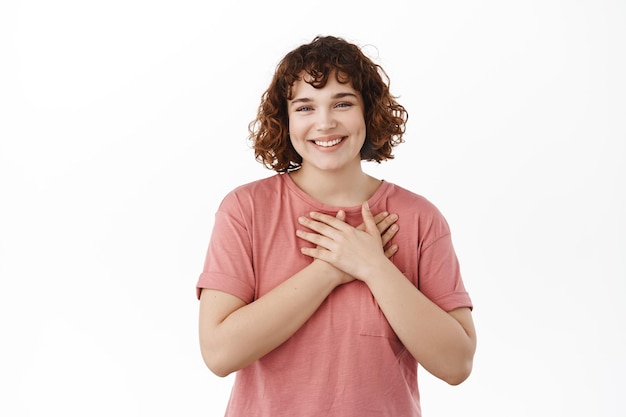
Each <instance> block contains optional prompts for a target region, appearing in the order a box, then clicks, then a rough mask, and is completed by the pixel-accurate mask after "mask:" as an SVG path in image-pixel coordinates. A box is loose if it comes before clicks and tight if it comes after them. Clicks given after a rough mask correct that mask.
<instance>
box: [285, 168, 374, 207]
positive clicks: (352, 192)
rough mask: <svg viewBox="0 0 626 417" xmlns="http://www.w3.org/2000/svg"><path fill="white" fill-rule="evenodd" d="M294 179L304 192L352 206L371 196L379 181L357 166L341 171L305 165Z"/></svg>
mask: <svg viewBox="0 0 626 417" xmlns="http://www.w3.org/2000/svg"><path fill="white" fill-rule="evenodd" d="M290 175H291V178H292V179H293V181H294V182H295V183H296V185H297V186H298V187H299V188H300V189H301V190H302V191H304V192H305V193H307V194H308V195H310V196H311V197H312V198H314V199H315V200H317V201H319V202H320V203H323V204H328V205H331V206H338V207H350V206H356V205H359V204H362V203H363V202H365V201H366V200H367V199H369V198H370V197H371V196H372V194H374V192H375V191H376V189H377V188H378V186H379V185H380V181H379V180H377V179H376V178H373V177H371V176H369V175H367V174H366V173H365V172H363V170H362V169H361V164H360V161H359V164H358V165H354V166H353V167H346V168H345V169H342V170H338V171H331V170H318V169H316V168H315V167H308V166H305V165H303V166H302V167H301V168H300V169H299V170H297V171H295V172H292V173H291V174H290Z"/></svg>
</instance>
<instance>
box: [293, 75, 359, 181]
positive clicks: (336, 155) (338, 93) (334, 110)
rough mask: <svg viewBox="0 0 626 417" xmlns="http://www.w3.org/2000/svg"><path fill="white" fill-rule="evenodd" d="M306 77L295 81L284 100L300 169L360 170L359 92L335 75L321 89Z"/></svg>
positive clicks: (311, 170)
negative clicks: (290, 92)
mask: <svg viewBox="0 0 626 417" xmlns="http://www.w3.org/2000/svg"><path fill="white" fill-rule="evenodd" d="M307 76H308V75H305V77H307ZM306 80H307V79H306V78H305V79H304V80H302V79H301V80H298V81H296V82H295V83H294V85H293V87H292V99H291V100H288V102H287V106H288V108H287V109H288V110H287V113H288V116H289V137H290V139H291V143H292V145H293V147H294V149H295V150H296V152H298V154H299V155H300V156H301V157H302V168H301V169H300V170H301V171H303V172H313V171H315V170H324V171H342V170H345V169H358V170H359V171H360V167H361V154H360V151H361V147H362V146H363V143H364V142H365V133H366V128H365V118H364V116H363V115H364V111H365V109H364V106H363V99H362V98H361V94H360V93H359V92H358V91H356V90H355V89H354V88H352V85H351V84H350V83H346V84H342V83H340V82H339V81H337V79H336V77H335V76H334V74H332V75H331V76H330V77H328V82H327V83H326V85H325V86H324V87H322V88H315V87H313V86H312V85H310V84H308V83H307V82H306Z"/></svg>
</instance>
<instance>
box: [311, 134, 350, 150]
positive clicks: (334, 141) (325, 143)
mask: <svg viewBox="0 0 626 417" xmlns="http://www.w3.org/2000/svg"><path fill="white" fill-rule="evenodd" d="M344 139H345V136H334V137H332V138H323V139H314V140H312V142H313V143H315V144H316V145H317V146H321V147H322V148H330V147H333V146H337V145H339V144H340V143H341V142H342V141H343V140H344Z"/></svg>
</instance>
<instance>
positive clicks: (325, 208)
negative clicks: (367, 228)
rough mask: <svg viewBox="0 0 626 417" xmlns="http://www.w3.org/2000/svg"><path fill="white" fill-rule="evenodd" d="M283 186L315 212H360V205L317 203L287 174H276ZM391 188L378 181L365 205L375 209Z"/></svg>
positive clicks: (388, 184) (387, 183) (385, 182)
mask: <svg viewBox="0 0 626 417" xmlns="http://www.w3.org/2000/svg"><path fill="white" fill-rule="evenodd" d="M278 175H279V176H280V177H281V178H282V180H283V182H284V183H285V185H287V187H288V188H289V189H290V190H291V192H293V193H294V194H295V195H296V196H297V197H299V198H300V199H301V200H303V201H304V202H306V203H307V204H309V205H311V206H313V207H315V208H316V209H317V210H319V211H321V212H326V213H336V212H337V211H339V210H343V211H345V212H346V214H347V213H354V212H359V213H360V212H361V204H358V205H354V206H333V205H330V204H325V203H322V202H319V201H317V200H316V199H314V198H313V197H311V196H310V195H308V194H307V193H305V192H304V191H303V190H302V189H301V188H300V187H298V185H297V184H296V183H295V182H294V180H293V178H291V176H290V175H289V174H288V173H282V174H278ZM389 187H391V183H389V182H387V181H385V180H384V179H381V180H380V184H379V185H378V188H377V189H376V191H374V194H372V196H371V197H370V198H368V199H367V203H368V205H369V206H370V207H375V206H376V204H377V203H378V202H379V201H380V199H381V198H382V197H383V195H384V194H385V193H386V192H387V190H388V189H389Z"/></svg>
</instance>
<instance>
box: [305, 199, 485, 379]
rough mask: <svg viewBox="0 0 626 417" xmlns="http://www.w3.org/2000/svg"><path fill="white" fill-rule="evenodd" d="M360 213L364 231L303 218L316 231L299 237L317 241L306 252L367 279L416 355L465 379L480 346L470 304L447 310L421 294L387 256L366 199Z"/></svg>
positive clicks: (319, 217)
mask: <svg viewBox="0 0 626 417" xmlns="http://www.w3.org/2000/svg"><path fill="white" fill-rule="evenodd" d="M362 212H363V219H364V224H365V228H364V230H357V229H355V228H353V227H351V226H350V225H348V224H346V223H344V222H342V221H339V220H338V219H335V218H332V217H330V216H326V215H324V214H320V213H312V214H311V219H309V218H303V219H301V223H302V224H303V225H304V226H306V227H308V228H310V229H312V230H314V231H315V232H316V233H310V232H306V231H299V232H298V236H300V237H301V238H303V239H305V240H307V241H309V242H312V243H315V244H317V245H318V246H317V248H303V249H302V251H303V253H305V254H307V255H309V256H312V257H313V258H315V259H321V260H324V261H326V262H328V263H330V264H331V265H334V266H336V267H337V268H338V269H341V270H343V271H345V272H346V273H348V274H351V275H352V276H354V277H356V278H357V279H360V280H362V281H363V282H365V283H366V284H367V285H368V287H369V289H370V291H371V292H372V294H373V295H374V298H375V299H376V301H377V303H378V305H379V306H380V309H381V310H382V312H383V313H384V315H385V317H386V318H387V321H388V322H389V324H390V325H391V327H392V328H393V330H394V332H395V333H396V334H397V335H398V337H399V338H400V340H401V341H402V343H403V344H404V346H405V347H406V348H407V349H408V350H409V352H411V354H412V355H413V357H415V359H417V361H418V362H420V364H421V365H422V366H423V367H424V368H425V369H427V370H428V371H429V372H431V373H432V374H433V375H435V376H437V377H438V378H440V379H442V380H444V381H446V382H448V383H450V384H459V383H461V382H463V381H464V380H465V379H466V378H467V377H468V376H469V374H470V372H471V369H472V362H473V357H474V352H475V350H476V333H475V330H474V324H473V320H472V316H471V312H470V310H469V308H459V309H456V310H453V311H451V312H445V311H444V310H442V309H441V308H439V306H437V305H436V304H434V303H433V302H432V301H430V300H429V299H428V298H427V297H426V296H425V295H424V294H422V293H421V292H420V291H419V290H418V289H417V288H416V287H415V286H414V285H413V284H412V283H411V282H410V281H408V280H407V279H406V277H405V276H404V275H403V274H402V273H401V272H400V271H399V270H398V269H397V268H396V266H395V265H393V263H392V262H391V261H390V260H389V259H388V258H387V257H385V256H384V254H383V252H382V250H381V249H380V243H379V241H380V237H379V235H378V233H374V229H373V223H372V222H373V218H372V214H371V213H370V211H369V208H368V207H367V205H366V204H364V205H363V210H362ZM374 225H375V224H374Z"/></svg>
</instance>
